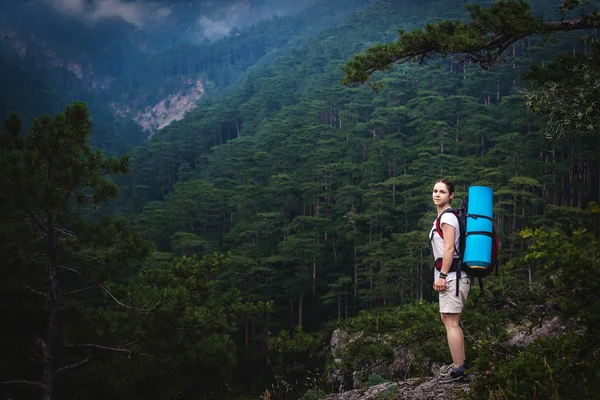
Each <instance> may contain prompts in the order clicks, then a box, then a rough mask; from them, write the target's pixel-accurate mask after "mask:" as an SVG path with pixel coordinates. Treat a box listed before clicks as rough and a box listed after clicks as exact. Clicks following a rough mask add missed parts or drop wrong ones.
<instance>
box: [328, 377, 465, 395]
mask: <svg viewBox="0 0 600 400" xmlns="http://www.w3.org/2000/svg"><path fill="white" fill-rule="evenodd" d="M394 387H395V388H396V389H395V391H394V394H393V396H390V397H389V398H393V399H397V400H452V399H453V398H455V397H454V396H455V395H456V394H457V393H458V392H465V393H466V392H468V391H469V390H470V388H469V381H468V380H465V381H462V382H453V383H440V381H439V380H438V379H437V378H413V379H407V380H405V381H400V382H386V383H382V384H379V385H375V386H371V387H370V388H366V389H359V390H350V391H348V392H345V393H336V394H332V395H330V396H329V397H327V400H377V397H378V395H379V396H382V392H384V391H388V390H391V388H394Z"/></svg>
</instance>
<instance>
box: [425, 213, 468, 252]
mask: <svg viewBox="0 0 600 400" xmlns="http://www.w3.org/2000/svg"><path fill="white" fill-rule="evenodd" d="M446 213H452V214H454V216H455V217H456V221H457V222H458V229H459V230H460V221H459V220H458V211H457V210H456V209H455V208H447V209H445V210H444V211H442V212H441V214H440V215H439V216H438V217H437V218H436V220H435V230H436V232H437V234H438V235H440V237H441V238H442V239H444V231H442V226H441V223H440V221H441V219H442V215H444V214H446ZM458 233H459V234H460V232H458ZM455 235H456V233H455ZM429 245H430V246H431V253H432V254H433V234H432V235H431V238H430V240H429ZM454 251H455V252H456V254H458V256H459V257H460V251H459V250H458V248H457V247H456V241H455V242H454Z"/></svg>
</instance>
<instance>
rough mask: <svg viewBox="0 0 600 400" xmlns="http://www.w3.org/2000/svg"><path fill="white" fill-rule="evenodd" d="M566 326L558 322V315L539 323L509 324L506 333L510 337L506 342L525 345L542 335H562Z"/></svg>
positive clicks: (513, 344)
mask: <svg viewBox="0 0 600 400" xmlns="http://www.w3.org/2000/svg"><path fill="white" fill-rule="evenodd" d="M565 330H566V327H565V326H564V325H563V324H562V323H561V322H560V320H559V319H558V317H554V318H552V319H547V320H544V321H542V322H541V324H533V323H531V322H524V323H522V324H521V325H518V326H515V325H513V326H509V327H508V333H509V334H510V336H511V338H510V339H509V340H508V341H507V342H506V344H508V345H510V346H517V347H527V346H529V345H530V344H531V343H532V342H533V341H534V340H537V339H539V338H542V337H557V336H560V335H562V334H563V333H564V332H565Z"/></svg>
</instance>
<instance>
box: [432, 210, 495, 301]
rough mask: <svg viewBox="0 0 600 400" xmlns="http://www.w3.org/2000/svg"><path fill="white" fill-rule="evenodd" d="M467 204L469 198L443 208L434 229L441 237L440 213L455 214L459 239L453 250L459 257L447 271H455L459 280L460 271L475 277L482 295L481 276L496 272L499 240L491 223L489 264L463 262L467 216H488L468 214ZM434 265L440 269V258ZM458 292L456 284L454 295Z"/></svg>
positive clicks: (442, 236) (442, 235)
mask: <svg viewBox="0 0 600 400" xmlns="http://www.w3.org/2000/svg"><path fill="white" fill-rule="evenodd" d="M468 205H469V200H468V198H467V199H464V200H463V201H462V202H461V204H460V207H458V208H448V209H446V210H444V211H443V212H442V213H441V214H440V215H439V216H438V217H437V218H436V220H435V230H436V232H437V234H438V235H439V236H440V237H441V238H442V239H443V238H444V232H443V231H442V227H441V225H440V220H441V218H442V215H444V214H446V213H452V214H454V215H455V216H456V219H457V220H458V227H459V230H460V237H459V241H458V242H459V246H458V248H457V249H455V251H456V253H457V254H458V257H459V258H458V259H455V261H454V262H453V263H452V266H451V267H450V271H449V272H451V271H456V272H457V277H458V279H459V280H460V275H461V271H464V272H465V273H466V274H467V276H469V277H471V278H477V280H478V281H479V286H480V287H481V294H482V295H483V278H485V277H486V276H489V275H490V274H491V273H492V272H494V271H496V274H497V273H498V268H499V264H498V247H499V240H498V235H497V233H496V227H495V226H494V225H493V224H492V233H491V237H492V258H491V262H490V265H489V266H488V267H486V268H482V267H471V266H469V265H467V264H466V263H464V262H463V257H464V254H465V244H466V238H467V217H471V218H488V217H486V216H483V215H469V214H468V213H467V210H468ZM469 234H479V235H482V234H483V235H488V236H489V235H490V233H489V232H470V233H469ZM432 240H433V235H432ZM432 252H433V251H432ZM434 266H435V268H436V269H437V270H438V271H439V270H441V268H442V259H441V258H438V259H437V260H435V263H434ZM458 293H459V291H458V284H457V285H456V295H457V296H458Z"/></svg>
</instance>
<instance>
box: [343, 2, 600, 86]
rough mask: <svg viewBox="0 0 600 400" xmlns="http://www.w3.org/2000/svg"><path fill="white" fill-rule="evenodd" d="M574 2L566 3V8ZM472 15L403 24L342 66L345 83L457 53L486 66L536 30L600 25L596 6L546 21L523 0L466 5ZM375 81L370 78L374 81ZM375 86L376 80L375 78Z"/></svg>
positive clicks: (550, 31) (544, 33)
mask: <svg viewBox="0 0 600 400" xmlns="http://www.w3.org/2000/svg"><path fill="white" fill-rule="evenodd" d="M573 7H574V6H572V5H570V4H567V3H565V4H563V6H562V10H563V12H566V11H569V10H571V9H572V8H573ZM467 8H468V10H469V12H470V14H471V20H470V21H469V22H468V23H463V22H461V21H440V22H438V23H436V24H427V25H426V26H425V27H424V29H416V30H414V31H412V32H408V33H407V32H404V30H400V32H399V35H400V38H399V40H398V41H396V42H392V43H389V44H377V45H375V46H373V47H370V48H368V49H367V50H366V51H365V52H364V53H363V54H357V55H355V56H354V58H353V59H351V60H350V61H348V62H347V64H346V65H343V66H342V70H343V71H344V73H345V76H344V78H343V79H342V83H344V84H346V85H356V84H363V83H365V82H368V81H369V79H370V77H371V75H372V74H373V73H375V72H376V71H385V70H389V69H391V67H392V65H393V64H404V63H406V62H413V61H416V62H418V63H423V62H425V61H426V60H428V59H432V58H440V57H441V58H444V57H447V56H453V57H455V58H457V59H458V60H460V61H461V62H474V63H477V64H479V65H480V66H481V67H482V68H484V69H487V68H490V67H491V66H493V65H496V64H498V63H500V62H501V61H502V60H503V56H502V54H503V53H504V51H505V50H506V49H507V48H508V47H510V46H511V45H512V44H514V43H516V42H517V41H519V40H521V39H523V38H525V37H528V36H532V35H538V36H541V37H542V38H546V37H548V36H550V35H551V34H553V33H555V32H569V31H574V30H583V29H592V28H597V27H600V15H599V14H598V13H597V12H591V13H584V14H583V15H582V16H581V18H578V19H564V20H559V21H543V20H542V19H541V18H540V17H537V16H535V15H534V14H533V13H532V11H531V8H530V6H529V4H528V3H526V2H524V1H522V0H506V1H502V0H499V1H496V2H495V3H493V4H492V5H491V6H490V7H489V8H487V9H483V8H482V7H481V6H479V5H472V6H468V7H467ZM370 84H371V83H370ZM371 86H372V87H373V88H374V89H376V88H377V85H374V84H371Z"/></svg>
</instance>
